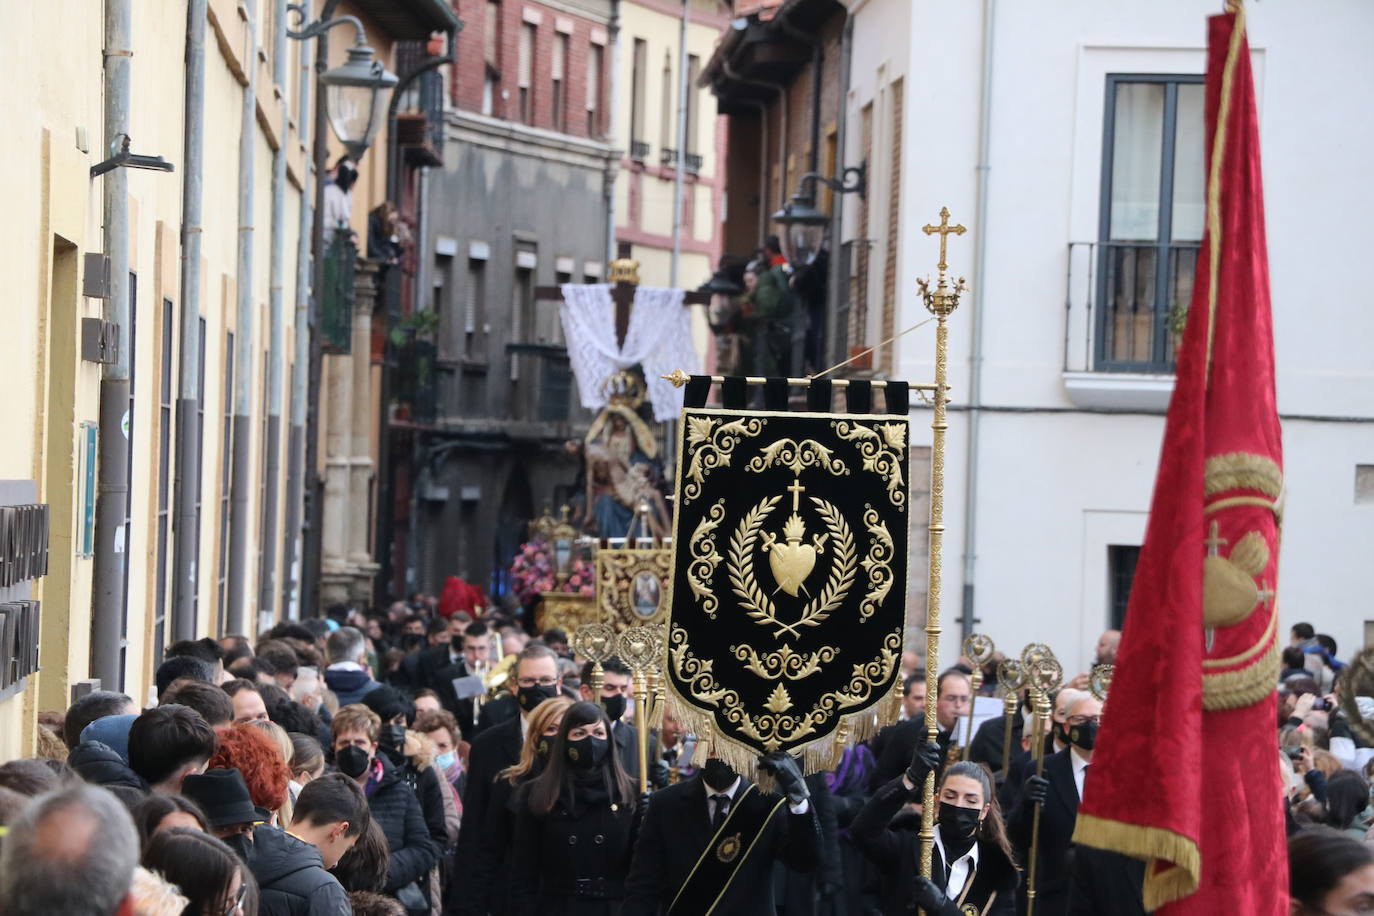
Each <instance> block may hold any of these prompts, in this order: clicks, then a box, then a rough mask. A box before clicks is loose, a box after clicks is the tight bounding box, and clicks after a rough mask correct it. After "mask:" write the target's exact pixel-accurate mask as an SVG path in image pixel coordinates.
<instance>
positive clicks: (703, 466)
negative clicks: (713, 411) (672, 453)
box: [682, 417, 767, 505]
mask: <svg viewBox="0 0 1374 916" xmlns="http://www.w3.org/2000/svg"><path fill="white" fill-rule="evenodd" d="M719 422H720V421H718V420H716V419H715V418H713V417H688V418H687V437H686V447H687V450H688V451H689V452H690V453H691V459H690V460H689V462H688V464H687V470H686V472H684V474H683V478H684V479H685V480H686V481H687V482H686V483H685V484H683V487H682V502H683V505H686V504H687V503H690V502H691V501H692V500H694V499H696V498H697V497H698V496H700V495H701V487H702V484H704V483H705V482H706V475H707V474H709V473H710V472H711V471H712V470H714V469H715V468H723V467H729V465H730V455H731V453H732V452H733V451H734V450H735V446H737V445H739V444H740V442H741V441H742V440H743V439H745V438H747V437H751V436H757V435H758V434H759V433H760V432H762V431H763V427H764V424H765V423H767V421H766V420H761V419H759V418H758V417H750V418H748V419H744V418H741V419H738V420H732V421H730V422H729V423H722V424H720V425H719V426H717V424H718V423H719Z"/></svg>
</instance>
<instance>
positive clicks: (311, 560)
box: [300, 0, 343, 617]
mask: <svg viewBox="0 0 1374 916" xmlns="http://www.w3.org/2000/svg"><path fill="white" fill-rule="evenodd" d="M342 2H343V0H325V4H324V8H323V9H321V10H320V14H319V19H318V21H320V22H327V21H328V20H330V19H331V18H333V16H334V12H335V11H336V10H337V9H338V8H339V4H340V3H342ZM328 69H329V33H328V32H323V33H321V34H320V35H319V36H318V37H317V38H316V39H315V78H314V79H313V80H309V82H310V83H311V85H313V86H314V88H315V107H314V113H315V124H314V128H313V134H312V140H311V149H310V160H311V162H312V163H314V166H315V205H314V207H313V210H314V212H315V213H317V214H320V213H323V212H324V180H325V172H326V171H327V162H326V157H328V155H329V146H328V138H327V136H326V134H327V132H328V131H329V121H328V117H327V115H326V114H325V109H324V86H323V85H322V84H321V83H320V79H319V78H320V75H321V74H323V73H324V72H325V71H326V70H328ZM323 285H324V220H322V219H314V220H312V221H311V227H310V313H309V326H310V357H309V359H308V360H307V363H308V368H307V379H306V386H307V387H306V404H305V410H306V415H305V418H306V419H305V422H306V428H305V469H304V473H303V474H302V475H301V476H302V479H303V482H304V486H305V488H306V489H305V499H304V506H305V509H304V511H305V522H304V524H303V525H302V530H301V570H300V576H301V613H302V614H303V615H305V616H308V617H316V616H319V613H318V612H319V611H321V610H323V609H322V608H320V607H319V581H320V560H321V556H320V551H321V548H322V546H323V541H322V535H323V533H324V529H323V528H322V525H323V522H324V481H322V480H321V479H320V368H321V365H322V360H323V357H324V352H323V350H322V349H321V341H320V305H319V298H320V290H321V289H323ZM340 523H341V524H342V523H343V520H342V519H341V520H340Z"/></svg>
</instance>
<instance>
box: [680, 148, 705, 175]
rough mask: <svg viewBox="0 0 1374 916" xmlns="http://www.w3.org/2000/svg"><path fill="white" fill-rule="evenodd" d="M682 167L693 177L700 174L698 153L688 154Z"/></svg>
mask: <svg viewBox="0 0 1374 916" xmlns="http://www.w3.org/2000/svg"><path fill="white" fill-rule="evenodd" d="M683 166H684V167H685V168H686V169H687V171H689V172H691V173H692V174H693V175H700V174H701V155H700V154H699V153H688V154H687V159H686V161H684V162H683Z"/></svg>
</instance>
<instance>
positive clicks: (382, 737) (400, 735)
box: [377, 725, 406, 751]
mask: <svg viewBox="0 0 1374 916" xmlns="http://www.w3.org/2000/svg"><path fill="white" fill-rule="evenodd" d="M377 743H378V744H380V745H382V747H385V748H390V749H391V750H394V751H399V750H402V749H403V748H405V746H406V727H405V726H404V725H383V726H382V730H381V732H380V733H379V734H378V736H377Z"/></svg>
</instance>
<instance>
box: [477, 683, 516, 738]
mask: <svg viewBox="0 0 1374 916" xmlns="http://www.w3.org/2000/svg"><path fill="white" fill-rule="evenodd" d="M519 718H520V704H519V703H516V702H515V697H513V696H511V695H510V694H508V693H507V694H502V695H501V696H499V697H497V698H496V699H494V700H488V701H487V702H486V703H483V704H482V712H481V713H480V714H479V715H478V716H477V729H476V730H475V731H474V732H473V734H474V735H480V734H481V733H482V732H484V731H486V730H487V729H489V728H491V727H493V726H495V725H500V724H501V723H502V722H509V721H510V720H512V719H519Z"/></svg>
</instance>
